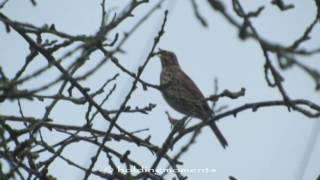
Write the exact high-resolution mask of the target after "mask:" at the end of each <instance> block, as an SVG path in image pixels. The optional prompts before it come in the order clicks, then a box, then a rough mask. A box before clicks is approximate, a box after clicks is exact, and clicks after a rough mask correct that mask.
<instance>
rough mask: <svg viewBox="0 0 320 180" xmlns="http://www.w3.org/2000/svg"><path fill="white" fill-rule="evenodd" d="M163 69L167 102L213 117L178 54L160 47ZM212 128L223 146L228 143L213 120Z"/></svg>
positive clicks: (203, 117) (178, 108) (189, 112)
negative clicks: (179, 61)
mask: <svg viewBox="0 0 320 180" xmlns="http://www.w3.org/2000/svg"><path fill="white" fill-rule="evenodd" d="M158 55H159V56H160V60H161V66H162V71H161V75H160V86H161V87H162V90H161V91H162V95H163V97H164V99H165V100H166V101H167V103H168V104H169V105H170V106H171V107H172V108H173V109H175V110H176V111H178V112H180V113H182V114H184V115H190V116H192V117H196V118H199V119H201V120H203V121H207V120H210V119H212V118H213V111H212V110H211V109H210V107H209V105H208V103H207V102H205V101H204V96H203V94H202V93H201V91H200V90H199V88H198V87H197V86H196V84H195V83H194V82H193V81H192V80H191V79H190V78H189V77H188V76H187V74H185V73H184V72H183V70H182V69H181V68H180V65H179V63H178V59H177V57H176V55H175V54H174V53H172V52H170V51H166V50H162V49H159V53H158ZM209 126H210V128H211V129H212V131H213V132H214V134H215V135H216V136H217V138H218V140H219V141H220V143H221V145H222V146H223V148H226V146H227V145H228V143H227V141H226V139H225V138H224V136H223V135H222V133H221V132H220V130H219V129H218V127H217V125H216V124H215V123H214V122H213V123H210V124H209Z"/></svg>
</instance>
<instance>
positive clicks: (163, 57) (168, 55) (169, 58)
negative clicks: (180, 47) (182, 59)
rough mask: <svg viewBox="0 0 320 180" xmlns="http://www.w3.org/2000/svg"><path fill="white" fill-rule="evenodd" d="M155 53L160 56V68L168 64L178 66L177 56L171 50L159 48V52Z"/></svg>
mask: <svg viewBox="0 0 320 180" xmlns="http://www.w3.org/2000/svg"><path fill="white" fill-rule="evenodd" d="M157 54H158V56H159V57H160V61H161V65H162V68H165V67H168V66H179V63H178V59H177V56H176V55H175V54H174V53H173V52H170V51H166V50H163V49H160V48H159V52H158V53H157Z"/></svg>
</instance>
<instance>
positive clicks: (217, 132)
mask: <svg viewBox="0 0 320 180" xmlns="http://www.w3.org/2000/svg"><path fill="white" fill-rule="evenodd" d="M209 126H210V128H211V129H212V131H213V133H214V134H215V135H216V136H217V138H218V140H219V142H220V143H221V145H222V147H223V148H224V149H225V148H226V147H227V146H228V142H227V140H226V138H224V136H223V134H222V133H221V131H220V130H219V128H218V126H217V125H216V123H210V124H209Z"/></svg>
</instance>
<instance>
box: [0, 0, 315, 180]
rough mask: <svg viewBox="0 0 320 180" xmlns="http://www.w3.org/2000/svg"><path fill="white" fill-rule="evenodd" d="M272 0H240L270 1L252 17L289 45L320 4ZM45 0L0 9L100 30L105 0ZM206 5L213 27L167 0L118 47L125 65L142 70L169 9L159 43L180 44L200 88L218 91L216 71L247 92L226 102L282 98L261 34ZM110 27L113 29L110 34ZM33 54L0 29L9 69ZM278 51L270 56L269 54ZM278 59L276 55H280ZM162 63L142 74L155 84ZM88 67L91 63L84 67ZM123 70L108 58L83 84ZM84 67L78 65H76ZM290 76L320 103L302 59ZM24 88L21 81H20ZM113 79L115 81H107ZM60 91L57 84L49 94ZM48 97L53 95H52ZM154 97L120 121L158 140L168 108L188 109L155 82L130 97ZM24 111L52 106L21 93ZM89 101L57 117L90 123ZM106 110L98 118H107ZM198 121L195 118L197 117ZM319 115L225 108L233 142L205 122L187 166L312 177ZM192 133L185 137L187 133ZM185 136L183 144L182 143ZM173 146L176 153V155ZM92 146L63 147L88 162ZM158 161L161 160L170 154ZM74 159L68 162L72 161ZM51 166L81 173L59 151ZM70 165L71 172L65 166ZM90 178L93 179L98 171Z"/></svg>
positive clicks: (278, 179) (222, 172) (13, 107)
mask: <svg viewBox="0 0 320 180" xmlns="http://www.w3.org/2000/svg"><path fill="white" fill-rule="evenodd" d="M269 1H270V0H266V1H241V3H242V4H243V6H244V8H245V10H246V11H251V10H255V9H257V8H258V7H259V6H261V5H265V6H266V7H265V9H264V11H263V12H262V14H261V15H260V16H259V18H258V19H254V20H253V23H254V25H255V27H256V28H257V30H258V32H259V34H261V36H262V37H264V38H266V39H268V40H270V41H271V42H277V43H280V44H283V45H289V44H291V43H292V42H293V40H295V39H296V38H297V37H299V36H300V35H301V34H302V33H303V31H304V30H305V28H306V26H308V25H309V24H310V23H311V21H312V20H313V17H314V16H315V13H316V8H315V5H314V1H311V0H309V1H301V0H290V1H289V0H285V2H286V3H293V4H294V5H295V8H294V9H292V10H289V11H286V12H281V11H280V10H279V9H278V8H277V7H275V6H271V5H270V2H269ZM37 2H38V5H37V6H36V7H32V5H31V3H30V2H29V1H18V0H12V1H10V2H8V4H7V5H6V6H5V8H4V9H2V10H1V11H2V12H3V13H4V14H6V15H7V16H8V17H10V18H11V19H13V20H17V21H22V22H30V23H32V24H35V25H38V26H41V25H43V24H44V23H47V24H51V23H54V24H55V27H56V28H57V29H59V30H61V31H65V32H67V33H70V34H75V35H80V34H94V33H95V32H96V31H97V30H98V27H99V23H100V16H101V12H100V11H101V10H100V3H101V2H100V1H97V0H91V1H85V0H68V1H63V0H55V1H49V0H46V1H45V0H42V1H37ZM125 2H129V1H121V2H119V1H117V0H114V1H112V0H108V1H107V6H108V8H111V7H113V8H112V9H113V10H112V12H119V11H121V10H122V8H123V4H125ZM156 2H157V1H154V0H152V1H151V2H150V4H148V5H143V6H142V7H140V8H138V9H137V10H136V11H134V15H135V17H133V18H131V19H129V20H127V21H126V23H125V24H123V25H122V26H121V28H118V32H119V33H122V32H124V31H125V30H127V29H130V27H132V25H133V24H134V23H135V22H136V20H137V19H138V17H141V16H142V15H144V14H145V13H146V12H147V11H148V10H149V9H150V7H152V4H154V3H156ZM197 2H198V3H199V4H198V5H199V7H200V11H201V13H202V14H203V16H204V17H206V20H207V21H208V24H209V28H208V29H205V28H203V27H202V26H201V25H200V23H199V22H198V21H196V19H195V17H194V14H193V11H192V8H191V5H190V2H189V1H187V0H177V1H176V2H173V1H171V2H170V3H172V4H171V5H169V4H170V3H169V4H168V3H165V4H164V5H163V6H162V8H161V9H158V10H157V12H155V13H154V14H153V15H152V17H151V18H150V19H148V20H147V21H146V22H145V23H144V24H143V25H142V26H141V27H140V29H139V30H138V31H137V32H135V33H134V34H133V36H132V37H131V38H130V40H129V41H128V42H126V44H125V45H124V50H125V51H126V54H117V57H118V58H119V60H120V62H121V64H122V65H124V66H125V67H127V68H128V69H131V70H136V67H137V65H140V64H141V63H142V62H143V61H144V59H145V58H146V55H147V52H149V50H150V48H151V45H152V42H153V38H154V36H155V35H156V33H157V31H158V29H159V25H160V24H161V22H162V19H163V12H164V10H165V9H166V7H167V8H169V10H170V12H169V16H168V23H167V25H166V27H165V34H164V36H163V37H162V39H161V41H160V44H159V47H161V48H164V49H168V50H171V51H173V52H175V53H176V55H177V57H178V59H179V62H180V65H181V66H182V68H183V69H184V70H185V72H186V73H187V74H188V75H189V76H190V77H191V78H192V79H193V80H194V81H195V82H196V84H197V85H198V86H199V88H200V89H201V90H202V92H203V93H204V94H205V95H206V96H209V95H210V94H212V93H213V79H214V78H215V77H216V78H218V80H219V88H220V91H222V90H223V89H229V90H234V91H235V90H239V89H240V88H241V87H245V88H246V95H245V97H242V98H240V99H237V100H229V99H221V100H220V101H219V102H218V106H223V105H228V108H232V107H237V106H239V105H242V104H244V103H249V102H256V101H263V100H278V99H281V96H280V94H279V92H278V91H277V90H276V89H272V88H270V87H268V86H267V83H266V81H265V79H264V73H263V65H264V62H265V60H264V57H263V54H262V50H261V49H260V47H259V45H258V43H257V42H255V41H253V40H246V41H241V40H239V38H238V32H237V30H236V29H235V28H234V27H232V26H231V25H230V24H228V23H227V22H226V20H225V19H224V18H223V17H222V16H221V15H220V14H218V13H216V12H214V11H212V9H211V8H210V7H209V6H208V4H207V3H206V1H197ZM225 4H226V5H227V10H228V12H232V7H231V6H230V2H229V1H225ZM319 28H320V27H319V25H318V26H317V27H315V29H314V31H313V33H312V34H311V35H312V39H313V40H311V41H308V42H307V43H305V44H304V46H303V47H305V48H312V47H313V48H314V47H319V42H320V29H319ZM111 37H112V36H110V38H111ZM27 53H28V46H27V44H26V42H24V40H23V39H22V38H21V37H20V36H19V35H17V33H15V32H12V33H10V34H7V33H6V32H5V28H4V27H3V25H1V28H0V63H1V66H2V67H3V70H4V71H5V73H6V74H7V75H8V76H9V77H11V78H12V77H13V76H14V74H15V73H16V71H17V70H18V69H19V68H20V67H21V66H22V65H23V64H24V59H25V56H26V54H27ZM101 57H102V55H101V54H99V53H95V54H93V55H92V56H90V59H91V60H92V66H93V65H94V64H95V63H96V62H98V61H97V60H99V59H100V58H101ZM272 58H273V56H272ZM304 60H305V59H303V58H301V61H303V62H304V63H307V64H308V65H310V66H314V67H320V63H319V61H317V60H319V55H316V56H312V57H308V62H305V61H304ZM46 62H47V61H45V60H44V59H43V57H41V58H37V60H36V61H35V62H33V64H32V67H33V68H34V69H37V68H39V67H41V66H43V65H45V64H46ZM274 64H276V62H275V61H274ZM160 68H161V66H160V62H159V60H158V59H157V58H154V59H152V61H151V62H150V63H149V64H148V66H147V68H146V70H145V71H144V73H143V76H142V78H143V79H144V80H145V81H147V82H150V83H153V84H158V81H159V74H160ZM81 72H85V69H82V70H81ZM117 72H120V71H119V69H117V68H116V67H114V66H113V65H112V64H108V63H107V64H106V65H105V67H103V68H102V69H101V70H99V71H98V72H97V73H96V74H95V75H94V76H92V77H91V78H90V79H88V80H87V81H85V82H83V83H82V85H84V86H86V87H90V88H92V89H95V88H97V84H99V85H101V84H102V83H103V82H104V80H105V79H107V78H110V77H112V76H113V75H114V74H115V73H117ZM57 73H58V72H57V71H55V70H52V71H50V72H49V73H47V74H46V76H43V77H42V78H38V79H37V80H36V81H33V83H29V84H25V85H24V86H23V87H37V86H38V85H39V84H44V83H45V82H48V80H53V78H55V77H57V75H58V74H57ZM79 73H80V72H79ZM282 74H283V76H284V77H285V79H286V81H285V83H284V85H285V88H286V89H287V91H288V94H289V95H290V96H291V97H292V98H293V99H301V98H305V99H309V100H312V101H314V102H316V103H319V102H320V101H319V92H315V91H314V82H313V81H312V80H311V78H309V77H308V76H307V75H306V74H305V73H303V72H302V71H301V70H299V69H297V68H293V69H290V70H288V71H285V72H282ZM131 81H132V79H131V78H130V77H128V76H127V75H125V74H121V75H120V77H119V79H118V82H117V85H118V87H117V91H116V94H113V95H112V96H111V99H110V101H108V103H106V104H105V105H104V107H106V108H111V109H113V108H114V109H115V108H117V107H118V105H119V104H120V103H119V102H122V100H123V98H124V94H126V92H128V87H129V86H130V85H131ZM23 87H21V88H23ZM109 88H111V86H110V87H109ZM53 92H55V89H51V90H48V91H45V92H43V93H42V94H50V93H53ZM45 103H46V104H49V103H50V101H45ZM148 103H155V104H157V106H156V108H155V109H154V110H153V111H152V112H151V113H150V115H147V116H146V115H142V114H135V115H132V114H123V115H122V116H121V117H120V119H119V121H118V123H119V124H120V125H121V126H123V127H126V128H128V129H129V130H132V131H134V130H138V129H143V128H150V130H149V131H147V132H143V133H141V134H140V136H141V137H147V136H148V135H149V134H150V135H152V139H151V142H153V143H155V144H157V145H159V146H160V145H162V143H163V141H164V140H165V138H166V137H167V135H168V133H169V132H170V125H169V123H168V120H167V117H166V115H165V113H164V112H165V111H169V112H170V114H171V115H172V116H174V117H177V118H179V117H182V115H181V114H179V113H177V112H175V111H174V110H173V109H171V108H170V107H169V106H168V105H167V104H166V103H165V101H164V100H163V98H162V97H161V94H160V93H159V92H158V91H155V90H152V89H149V90H148V91H143V90H142V88H141V87H139V90H137V91H136V92H135V93H134V95H133V97H132V99H131V100H130V102H129V104H130V105H131V106H132V107H135V106H140V107H141V106H145V105H147V104H148ZM22 105H23V108H24V112H25V114H26V115H28V116H36V117H41V116H42V115H43V113H44V111H45V109H44V106H43V104H42V102H29V101H22ZM0 107H1V109H0V113H1V114H8V115H9V114H18V106H17V103H16V102H9V101H6V102H5V103H3V104H0ZM86 108H87V107H82V108H79V107H77V106H70V104H68V103H59V104H58V106H57V107H56V108H55V109H54V111H53V113H52V115H51V116H50V117H51V118H53V119H54V120H55V122H57V123H67V124H73V125H81V124H83V122H84V120H83V117H84V114H85V112H86ZM100 119H101V118H100ZM193 121H194V122H198V120H196V119H194V120H193ZM318 121H319V119H308V118H306V117H305V116H303V115H302V114H299V113H296V112H291V113H289V112H288V111H287V109H286V108H285V107H271V108H263V109H259V110H258V111H257V112H254V113H253V112H251V111H245V112H241V113H239V114H238V116H237V117H236V118H233V117H228V118H225V119H223V120H221V121H220V122H218V126H219V127H220V129H221V131H222V132H223V134H224V135H225V137H226V138H227V139H228V141H229V144H230V146H229V148H228V149H227V150H223V149H222V148H221V147H220V144H219V143H218V142H217V140H216V138H215V137H214V136H213V135H212V132H211V131H210V130H209V129H208V128H204V129H203V131H202V134H201V135H200V136H199V137H198V139H197V142H196V144H195V145H193V146H192V148H191V149H190V150H189V152H188V153H187V154H185V155H184V156H183V157H182V159H181V160H182V161H183V162H184V165H183V166H181V168H210V169H215V170H216V172H214V173H208V174H187V175H188V176H189V177H190V179H208V180H209V179H227V177H228V176H229V175H232V176H235V177H237V178H238V179H239V180H256V179H259V180H270V179H273V180H293V179H295V180H298V179H297V177H298V176H299V174H300V173H301V170H303V169H304V168H305V175H304V177H303V178H302V179H303V180H310V179H315V178H316V177H317V176H318V175H319V174H320V163H319V159H320V140H319V138H317V139H316V143H315V146H314V148H313V149H308V148H307V147H309V146H308V143H309V144H310V142H312V141H311V139H312V138H315V137H318V133H312V132H313V131H314V130H315V129H317V132H319V130H320V128H319V127H320V124H319V122H318ZM94 126H95V127H98V128H100V129H102V130H103V129H106V128H107V126H106V123H105V122H104V121H102V120H100V121H97V122H95V124H94ZM44 134H45V138H47V139H50V141H51V142H56V141H58V140H59V139H60V138H61V137H64V136H61V135H57V133H54V134H55V135H54V136H53V135H52V134H53V133H52V132H50V131H48V132H45V133H44ZM183 142H185V140H184V141H183ZM109 144H110V146H111V147H114V148H116V149H118V150H119V151H120V152H125V151H126V150H130V151H131V154H130V157H134V159H135V160H136V161H138V162H139V163H141V164H143V165H145V167H150V165H151V163H152V162H153V159H154V156H153V155H152V154H151V153H149V152H148V151H146V150H144V149H143V150H141V149H140V148H139V147H136V146H134V145H131V144H130V145H128V144H125V143H109ZM179 144H180V145H183V143H179ZM174 152H175V150H173V152H169V154H174ZM93 153H95V148H93V147H92V146H89V145H88V144H77V145H76V144H75V145H72V146H71V147H69V148H67V149H66V150H65V151H64V153H63V154H64V155H65V156H67V157H70V158H71V159H74V160H76V161H77V162H79V163H80V164H82V165H86V166H88V162H89V157H91V156H92V154H93ZM306 154H310V161H309V162H308V163H307V164H306V167H304V162H305V158H306V156H305V155H306ZM105 160H106V159H105V157H103V158H101V160H100V161H99V162H98V164H97V166H96V168H97V169H100V170H101V169H104V168H107V166H106V161H105ZM164 162H165V161H163V162H162V163H161V166H160V167H162V168H165V167H166V163H164ZM66 167H67V168H66ZM50 170H51V173H52V174H53V175H54V176H56V177H58V179H78V178H79V177H83V174H82V173H81V172H79V171H78V170H77V169H75V168H70V167H68V165H67V164H66V163H65V162H63V161H61V160H58V161H57V162H55V163H53V164H52V166H51V167H50ZM66 170H67V172H66ZM92 179H95V178H94V176H92Z"/></svg>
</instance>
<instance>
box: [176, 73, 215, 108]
mask: <svg viewBox="0 0 320 180" xmlns="http://www.w3.org/2000/svg"><path fill="white" fill-rule="evenodd" d="M177 76H179V77H176V78H177V79H183V80H182V81H180V82H179V83H181V86H183V87H184V89H186V90H187V92H186V93H187V95H185V97H189V99H190V101H194V102H196V103H197V104H198V105H199V106H201V107H199V108H200V109H202V110H203V111H205V112H211V109H210V107H209V105H208V104H207V103H206V102H203V100H204V95H203V94H202V93H201V91H200V89H199V88H198V86H197V85H196V84H195V83H194V82H193V81H192V79H191V78H190V77H189V76H188V75H187V74H186V73H184V72H183V71H179V72H178V73H177Z"/></svg>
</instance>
